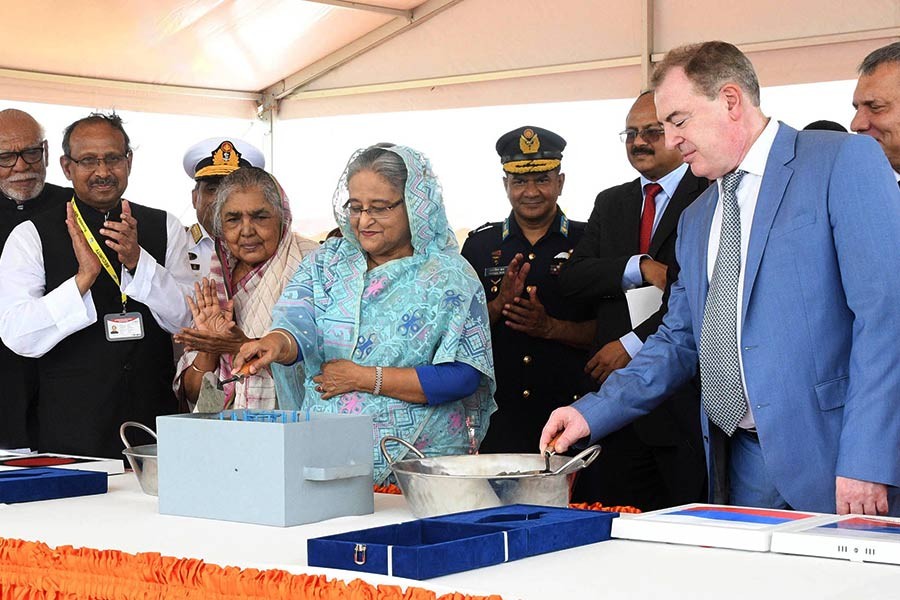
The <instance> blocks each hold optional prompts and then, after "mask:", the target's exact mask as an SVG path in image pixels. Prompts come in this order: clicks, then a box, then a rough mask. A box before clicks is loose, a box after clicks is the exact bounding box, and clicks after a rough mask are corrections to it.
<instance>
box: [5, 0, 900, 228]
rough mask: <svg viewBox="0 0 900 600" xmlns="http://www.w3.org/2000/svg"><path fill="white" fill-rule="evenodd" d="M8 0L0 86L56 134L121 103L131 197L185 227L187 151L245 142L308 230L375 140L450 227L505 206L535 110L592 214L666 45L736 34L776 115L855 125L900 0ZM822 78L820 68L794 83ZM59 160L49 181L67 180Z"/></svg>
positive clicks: (327, 224) (324, 221)
mask: <svg viewBox="0 0 900 600" xmlns="http://www.w3.org/2000/svg"><path fill="white" fill-rule="evenodd" d="M376 3H377V6H376ZM4 9H5V10H4V24H3V26H2V27H3V31H4V39H5V41H6V44H5V47H4V53H3V58H2V60H0V98H4V99H5V100H6V101H7V105H8V106H10V105H15V104H16V103H17V102H16V101H21V102H24V103H42V104H30V105H27V106H26V105H21V108H23V109H25V110H29V111H33V114H34V115H35V116H36V117H37V118H38V120H39V121H40V122H41V123H42V124H43V125H44V126H45V128H46V130H47V135H48V139H49V141H50V145H51V148H54V149H58V148H59V136H60V132H61V131H62V129H63V127H65V125H67V124H68V123H71V122H72V121H73V120H75V119H77V118H80V117H82V116H84V114H85V110H84V107H89V108H98V109H102V110H108V109H111V108H112V109H116V110H117V111H119V112H120V113H121V114H123V116H124V117H125V118H126V122H127V123H128V130H129V133H130V135H131V137H132V142H133V144H134V146H135V149H136V153H135V169H134V171H133V172H132V176H131V180H130V182H129V191H128V194H129V197H132V198H134V199H135V200H137V201H140V202H145V203H147V204H149V205H151V206H155V207H158V208H164V209H166V210H169V211H170V212H172V213H174V214H175V215H176V216H178V217H179V218H181V219H182V220H183V221H184V222H185V223H190V222H193V220H194V214H193V208H192V206H191V203H190V188H191V186H192V185H193V182H192V180H191V179H189V178H188V177H186V176H185V174H184V173H183V171H182V170H181V154H182V152H183V151H184V149H185V148H187V147H188V146H190V145H191V144H192V143H194V142H195V141H196V140H198V139H203V138H205V137H210V136H213V135H229V136H237V137H240V138H243V139H246V140H249V141H250V142H251V143H254V144H257V145H258V146H259V147H260V148H262V149H263V150H264V151H265V153H266V156H267V161H268V162H267V164H268V168H269V170H270V171H271V172H273V173H275V174H276V175H277V176H278V178H279V180H280V181H281V183H282V184H283V185H284V187H285V189H287V190H289V193H290V195H291V198H292V203H293V204H294V215H295V220H294V227H295V229H297V230H298V231H301V232H303V233H305V234H307V235H310V236H313V237H314V236H316V235H319V234H321V233H322V232H324V231H327V230H329V229H331V227H333V226H334V223H333V216H332V211H331V203H330V198H331V195H332V192H333V191H334V184H335V182H336V181H337V179H338V176H339V174H340V172H341V169H342V168H343V166H344V163H345V161H346V159H347V157H348V156H349V155H350V153H351V152H352V151H353V150H354V149H356V148H358V147H359V146H363V145H367V144H370V143H374V142H380V141H393V142H397V143H404V144H409V145H412V146H414V147H416V148H417V149H419V150H421V151H423V152H425V153H426V154H427V155H428V156H429V157H431V159H432V160H433V161H434V165H435V169H436V171H437V172H438V174H439V175H440V177H441V181H442V183H443V185H444V192H445V197H446V198H447V210H448V216H449V218H450V222H451V224H452V225H453V226H454V228H456V229H458V230H460V231H462V230H466V229H469V228H473V227H476V226H478V225H479V224H481V223H483V222H484V221H486V220H496V219H497V218H499V217H500V216H502V215H503V214H504V213H505V212H506V211H507V210H508V205H507V204H506V203H505V199H504V196H503V190H502V187H501V180H500V174H499V166H498V163H497V157H496V154H495V153H494V152H493V145H494V140H496V138H497V136H498V135H500V133H502V132H504V131H507V130H509V129H512V128H513V127H517V126H521V125H524V124H536V125H541V126H543V127H548V128H550V129H553V130H555V131H557V132H559V133H561V134H563V135H564V137H565V138H566V139H567V140H568V142H569V145H568V146H567V150H566V161H565V162H566V166H565V169H566V172H567V174H568V177H567V182H566V192H565V195H564V197H563V198H562V199H561V205H562V206H563V207H564V210H566V212H567V214H568V215H569V216H570V217H571V218H573V219H577V220H586V219H587V217H588V215H589V214H590V210H591V207H592V201H593V198H594V195H595V194H596V193H597V191H599V190H601V189H604V188H605V187H608V186H610V185H614V184H617V183H621V182H622V181H624V180H626V179H628V178H632V177H634V171H633V169H632V168H631V167H630V165H629V164H628V162H627V160H626V157H625V154H624V152H623V151H622V147H621V145H620V144H619V143H618V139H617V133H618V132H619V131H620V130H621V128H622V126H623V123H624V118H625V113H626V112H627V110H628V106H629V105H630V103H631V99H632V98H633V97H634V96H635V95H636V94H637V92H638V90H639V89H641V88H642V87H644V82H645V81H646V78H647V76H648V74H649V72H650V70H651V68H652V63H653V62H654V61H658V60H659V59H660V58H661V57H662V56H663V54H664V53H665V52H666V51H667V50H669V49H670V48H672V47H674V46H677V45H680V44H683V43H688V42H693V41H699V40H704V39H714V38H718V39H725V40H728V41H731V42H734V43H736V44H738V45H739V46H740V47H741V48H742V49H744V50H745V51H746V52H747V53H748V54H749V55H750V58H751V59H752V60H753V62H754V64H755V65H756V67H757V70H758V71H759V74H760V80H761V83H762V85H763V86H764V87H765V88H766V89H765V90H764V94H763V108H764V110H766V111H767V113H766V114H771V115H772V116H775V117H776V118H779V119H781V120H784V121H785V122H787V123H788V124H791V125H794V126H795V127H802V126H803V125H805V124H806V123H808V122H810V121H812V120H815V119H821V118H829V119H834V120H837V121H839V122H842V123H844V124H845V125H847V124H849V120H850V116H851V115H852V112H851V108H850V96H851V93H852V85H853V82H852V80H854V79H855V78H856V66H857V65H858V63H859V62H860V60H861V59H862V58H863V57H864V56H865V55H866V54H867V53H868V52H869V51H871V50H872V49H874V48H877V47H879V46H882V45H884V44H887V43H890V42H892V41H895V40H897V39H898V38H900V0H856V1H855V2H853V3H848V2H843V1H841V0H794V1H793V2H784V1H783V0H754V2H751V3H745V5H724V4H721V3H719V2H716V1H714V0H655V1H653V0H556V1H554V2H548V1H546V0H427V1H426V2H422V1H421V0H366V2H362V1H357V2H349V1H343V0H318V1H302V0H156V1H155V2H148V3H139V2H137V1H136V0H124V1H120V2H103V3H100V2H95V1H87V0H84V1H80V2H70V3H62V2H55V1H51V0H32V1H31V2H29V3H13V2H6V3H5V4H4ZM35 32H37V33H38V35H35ZM35 40H37V41H35ZM809 82H825V83H816V84H815V85H814V86H802V85H801V86H785V84H794V83H801V84H802V83H809ZM778 86H783V87H778ZM808 87H813V88H815V89H813V90H810V89H804V90H801V89H799V88H808ZM48 104H55V105H59V106H57V107H50V106H47V105H48ZM76 107H79V108H76ZM134 111H137V112H141V113H143V114H141V115H137V114H135V113H134ZM409 111H415V112H409ZM375 113H380V114H375ZM54 152H55V150H54ZM276 159H277V160H276ZM56 162H57V161H55V160H52V161H51V171H52V172H51V173H50V181H54V182H63V181H64V180H63V177H62V173H61V172H60V171H59V169H58V165H56V164H55V163H56Z"/></svg>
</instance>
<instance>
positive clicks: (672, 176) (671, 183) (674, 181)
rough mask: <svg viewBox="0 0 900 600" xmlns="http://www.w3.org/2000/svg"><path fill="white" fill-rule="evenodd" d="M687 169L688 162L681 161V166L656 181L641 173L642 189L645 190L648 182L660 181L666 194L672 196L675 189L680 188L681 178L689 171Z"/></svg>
mask: <svg viewBox="0 0 900 600" xmlns="http://www.w3.org/2000/svg"><path fill="white" fill-rule="evenodd" d="M687 170H688V164H687V163H681V166H679V167H678V168H676V169H672V170H671V171H669V172H668V173H667V174H665V175H663V176H662V177H660V178H659V179H658V180H656V181H651V180H649V179H647V178H646V177H644V176H643V175H641V190H643V189H644V187H646V185H647V184H648V183H658V184H659V185H661V186H662V189H663V191H664V192H665V193H666V196H668V197H669V198H671V197H672V196H674V195H675V190H677V189H678V185H679V184H680V183H681V179H682V178H683V177H684V174H685V173H687Z"/></svg>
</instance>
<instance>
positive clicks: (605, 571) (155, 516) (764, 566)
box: [0, 473, 900, 600]
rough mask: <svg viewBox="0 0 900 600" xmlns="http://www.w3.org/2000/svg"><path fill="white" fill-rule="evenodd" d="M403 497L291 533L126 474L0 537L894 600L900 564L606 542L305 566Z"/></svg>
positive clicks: (45, 507)
mask: <svg viewBox="0 0 900 600" xmlns="http://www.w3.org/2000/svg"><path fill="white" fill-rule="evenodd" d="M412 518H413V516H412V514H411V513H410V512H409V510H408V509H407V507H406V504H405V502H404V500H403V498H402V497H401V496H391V495H386V494H376V495H375V513H374V514H372V515H366V516H361V517H344V518H340V519H332V520H330V521H324V522H322V523H314V524H310V525H303V526H298V527H287V528H279V527H268V526H263V525H247V524H243V523H230V522H226V521H212V520H207V519H194V518H188V517H174V516H168V515H160V514H159V513H158V512H157V500H156V498H155V497H152V496H147V495H144V494H143V493H142V492H141V491H140V488H139V487H138V485H137V481H136V480H135V478H134V476H133V475H132V474H131V473H126V474H124V475H115V476H111V477H110V478H109V493H108V494H105V495H99V496H85V497H81V498H69V499H64V500H51V501H45V502H31V503H25V504H9V505H3V504H0V537H6V538H17V539H23V540H29V541H42V542H44V543H46V544H48V545H50V546H60V545H72V546H75V547H90V548H98V549H117V550H122V551H124V552H129V553H136V552H159V553H161V554H163V555H166V556H173V557H176V558H181V557H191V558H201V559H203V560H205V561H206V562H209V563H214V564H217V565H220V566H239V567H244V568H247V567H255V568H260V569H271V568H278V569H284V570H286V571H289V572H291V573H307V574H316V573H325V574H327V575H329V576H330V577H335V578H339V579H343V580H345V581H350V580H352V579H355V578H361V579H365V580H366V581H369V582H370V583H374V584H379V583H392V584H395V585H401V586H416V587H421V588H426V589H431V590H434V591H435V592H438V594H441V593H447V592H452V591H457V592H464V593H469V594H484V595H486V594H501V595H502V596H503V597H504V600H511V599H514V598H522V599H526V600H532V599H533V600H549V599H551V598H567V599H576V598H617V599H619V598H667V599H668V598H691V599H702V598H716V599H721V598H727V599H728V600H733V599H741V598H747V599H748V600H750V599H752V600H776V599H780V598H790V599H791V600H798V599H801V598H816V599H831V598H834V599H840V600H848V599H853V598H878V599H879V600H880V599H883V598H898V599H900V566H891V565H878V564H862V563H851V562H844V561H839V560H830V559H819V558H807V557H800V556H787V555H778V554H771V553H754V552H741V551H737V550H719V549H713V548H695V547H690V546H676V545H670V544H657V543H651V542H635V541H628V540H610V541H608V542H603V543H600V544H593V545H590V546H584V547H581V548H573V549H571V550H564V551H561V552H555V553H551V554H545V555H541V556H536V557H531V558H527V559H523V560H518V561H514V562H511V563H508V564H504V565H496V566H493V567H486V568H483V569H477V570H474V571H468V572H465V573H458V574H456V575H448V576H445V577H439V578H436V579H429V580H426V581H412V580H407V579H399V578H388V577H384V576H377V575H370V574H363V573H356V572H352V571H341V570H336V569H321V568H316V567H309V566H307V564H306V540H307V539H308V538H312V537H318V536H322V535H330V534H334V533H340V532H344V531H350V530H355V529H364V528H368V527H375V526H378V525H386V524H390V523H396V522H400V521H406V520H410V519H412Z"/></svg>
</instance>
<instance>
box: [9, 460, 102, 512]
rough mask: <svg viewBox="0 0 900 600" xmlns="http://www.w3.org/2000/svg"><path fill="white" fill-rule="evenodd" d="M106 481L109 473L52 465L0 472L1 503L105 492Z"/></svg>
mask: <svg viewBox="0 0 900 600" xmlns="http://www.w3.org/2000/svg"><path fill="white" fill-rule="evenodd" d="M106 484H107V482H106V473H105V472H103V473H101V472H97V471H77V470H75V469H51V468H48V467H42V468H34V469H17V470H14V471H0V503H3V504H9V503H12V502H32V501H34V500H51V499H53V498H69V497H71V496H87V495H89V494H105V493H106V490H107V487H106Z"/></svg>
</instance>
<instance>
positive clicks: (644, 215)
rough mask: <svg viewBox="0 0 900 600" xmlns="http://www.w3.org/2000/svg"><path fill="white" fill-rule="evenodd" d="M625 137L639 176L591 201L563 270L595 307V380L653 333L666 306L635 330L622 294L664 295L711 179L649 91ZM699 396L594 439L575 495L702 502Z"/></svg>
mask: <svg viewBox="0 0 900 600" xmlns="http://www.w3.org/2000/svg"><path fill="white" fill-rule="evenodd" d="M625 127H626V129H625V131H623V132H622V134H621V137H622V141H623V142H625V149H626V151H627V153H628V161H629V162H630V163H631V166H633V167H634V168H635V169H636V170H637V171H638V172H639V173H640V174H641V176H640V177H639V178H638V179H635V180H634V181H630V182H628V183H625V184H622V185H619V186H616V187H612V188H610V189H608V190H604V191H602V192H600V194H598V195H597V199H596V200H595V202H594V210H593V212H592V213H591V217H590V219H589V220H588V224H587V229H586V230H585V233H584V237H582V238H581V242H579V244H578V245H577V246H576V247H575V252H574V253H573V255H572V258H571V259H570V260H569V262H568V263H567V264H565V265H564V266H563V269H562V273H561V274H560V278H559V283H560V288H561V289H562V292H563V293H564V294H566V296H567V297H568V298H569V299H571V300H573V301H579V302H589V303H591V304H593V305H594V306H595V307H596V317H597V337H596V339H595V342H594V348H593V354H592V356H593V358H591V359H590V360H589V361H588V363H587V367H586V369H585V370H586V371H587V372H589V373H590V374H591V376H592V377H593V378H594V380H595V381H596V382H597V383H602V382H603V381H605V380H606V378H607V377H608V376H609V374H610V373H612V372H613V371H614V370H616V369H619V368H621V367H624V366H625V365H627V364H628V362H629V361H630V360H631V358H632V356H634V355H635V354H636V353H637V352H638V351H639V350H640V348H641V346H642V345H643V342H644V340H646V339H647V337H648V336H650V335H651V334H652V333H654V332H655V331H656V329H657V328H658V327H659V325H660V323H661V321H662V315H663V314H664V313H665V304H664V305H663V306H662V307H661V308H660V309H659V311H658V312H657V313H656V314H654V315H653V316H651V317H650V318H648V319H647V320H646V321H644V322H643V323H640V324H638V325H637V326H636V327H632V323H631V319H630V317H629V312H628V304H627V302H626V300H625V291H626V290H628V289H631V288H636V287H641V286H645V285H653V286H656V287H657V288H659V290H665V289H666V287H667V285H670V284H671V283H672V281H674V280H675V279H676V278H677V277H678V265H677V263H676V262H675V239H676V226H677V224H678V218H679V216H681V212H682V211H683V210H684V209H685V207H687V206H688V205H689V204H690V203H691V202H693V201H694V200H695V199H696V198H697V196H699V195H700V193H701V192H702V191H703V190H704V189H706V186H707V185H708V182H707V181H706V180H705V179H698V178H697V177H695V176H694V175H693V174H692V173H691V172H690V170H689V169H688V166H687V165H686V164H684V163H683V162H682V158H681V153H680V152H679V151H678V150H675V149H672V150H669V149H667V148H666V145H665V136H664V134H663V127H662V124H661V123H660V122H659V120H658V119H657V117H656V106H655V105H654V103H653V94H652V93H651V92H646V93H644V94H641V95H640V96H638V98H637V100H636V101H635V103H634V105H633V106H632V107H631V110H630V111H629V112H628V116H627V118H626V120H625ZM699 410H700V392H699V389H698V387H697V386H696V385H694V384H693V383H691V384H688V385H687V386H685V387H684V388H682V389H681V390H679V392H678V393H677V394H676V395H674V396H672V397H671V398H670V399H669V400H668V401H667V402H665V403H664V404H662V405H661V406H660V407H659V408H657V409H656V410H655V411H653V412H652V413H650V414H649V415H647V416H646V417H643V418H642V419H639V420H638V421H636V422H635V423H633V424H632V425H628V426H626V427H624V428H623V429H621V430H619V431H617V432H615V433H614V434H612V435H610V436H608V437H606V438H604V439H603V440H602V441H601V444H602V445H603V452H602V453H601V455H600V457H599V458H598V459H597V460H596V461H595V462H594V464H593V465H591V466H590V467H589V468H588V469H586V470H585V471H584V472H582V474H581V476H580V478H579V480H578V482H577V484H576V488H575V499H576V500H579V501H591V502H596V501H600V502H603V503H604V504H609V505H630V506H636V507H638V508H640V509H641V510H645V511H647V510H655V509H658V508H663V507H667V506H673V505H676V504H684V503H687V502H696V501H701V500H705V497H706V495H705V491H706V487H705V481H706V462H705V457H704V454H703V444H702V443H701V439H700V417H699Z"/></svg>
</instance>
